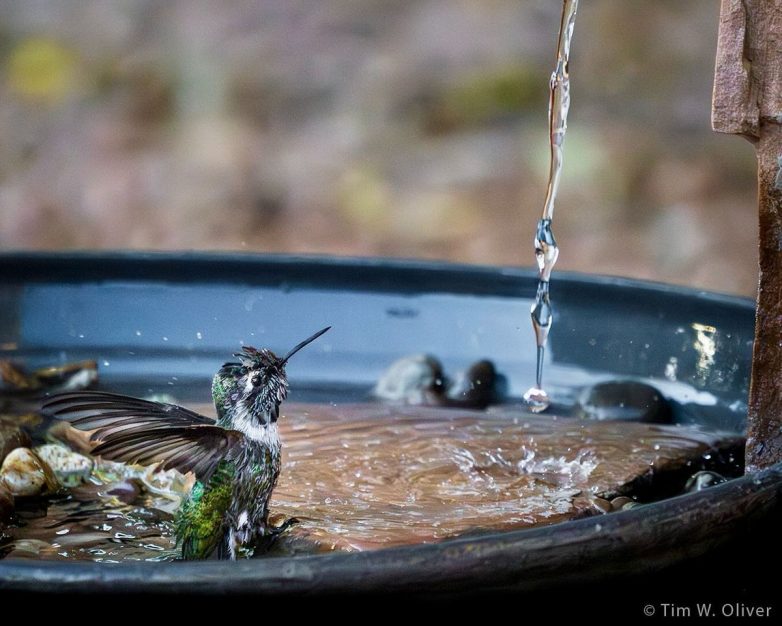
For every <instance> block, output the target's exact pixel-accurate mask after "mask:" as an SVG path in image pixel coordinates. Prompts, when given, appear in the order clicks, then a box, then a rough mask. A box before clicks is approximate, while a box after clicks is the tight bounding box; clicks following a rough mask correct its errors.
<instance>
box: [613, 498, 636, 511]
mask: <svg viewBox="0 0 782 626" xmlns="http://www.w3.org/2000/svg"><path fill="white" fill-rule="evenodd" d="M634 503H635V500H633V499H632V498H628V497H626V496H619V497H618V498H614V499H613V500H611V510H612V511H621V510H623V509H624V508H625V507H626V506H627V505H628V504H634Z"/></svg>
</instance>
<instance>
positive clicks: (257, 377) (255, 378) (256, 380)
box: [252, 374, 261, 387]
mask: <svg viewBox="0 0 782 626" xmlns="http://www.w3.org/2000/svg"><path fill="white" fill-rule="evenodd" d="M252 383H253V386H254V387H258V386H259V385H260V384H261V375H260V374H254V375H253V377H252Z"/></svg>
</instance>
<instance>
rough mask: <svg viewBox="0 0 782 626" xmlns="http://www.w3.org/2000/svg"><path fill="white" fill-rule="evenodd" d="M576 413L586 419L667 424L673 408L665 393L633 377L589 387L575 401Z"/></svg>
mask: <svg viewBox="0 0 782 626" xmlns="http://www.w3.org/2000/svg"><path fill="white" fill-rule="evenodd" d="M576 414H577V415H578V416H579V417H581V418H584V419H591V420H599V421H602V420H617V421H626V422H648V423H654V424H666V423H669V422H670V421H671V409H670V406H669V405H668V402H667V400H666V399H665V398H663V396H662V394H661V393H660V392H659V391H657V389H655V388H654V387H652V386H651V385H647V384H645V383H640V382H637V381H634V380H617V381H607V382H603V383H598V384H596V385H592V386H590V387H586V388H585V389H584V390H583V391H582V392H581V394H580V395H579V399H578V402H577V403H576Z"/></svg>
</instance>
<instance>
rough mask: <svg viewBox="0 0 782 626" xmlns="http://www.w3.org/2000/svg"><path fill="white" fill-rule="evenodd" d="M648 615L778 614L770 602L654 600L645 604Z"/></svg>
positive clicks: (748, 615)
mask: <svg viewBox="0 0 782 626" xmlns="http://www.w3.org/2000/svg"><path fill="white" fill-rule="evenodd" d="M642 610H643V614H644V615H646V616H647V617H652V616H656V617H671V618H679V617H685V618H686V617H704V618H709V617H737V618H742V619H745V618H748V617H749V618H752V617H755V618H759V619H763V618H768V617H771V616H772V615H776V612H775V611H774V607H773V606H771V605H768V604H760V603H758V604H748V603H744V602H724V603H719V602H693V603H691V604H684V603H673V602H652V603H649V604H645V605H644V606H643V609H642Z"/></svg>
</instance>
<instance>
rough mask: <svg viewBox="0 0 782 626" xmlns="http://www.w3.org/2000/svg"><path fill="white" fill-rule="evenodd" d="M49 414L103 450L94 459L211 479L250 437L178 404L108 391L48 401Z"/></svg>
mask: <svg viewBox="0 0 782 626" xmlns="http://www.w3.org/2000/svg"><path fill="white" fill-rule="evenodd" d="M43 411H44V413H46V414H48V415H51V416H53V417H56V418H58V419H62V420H65V421H68V422H70V423H71V424H72V425H73V426H75V427H76V428H79V429H81V430H92V431H94V432H93V433H92V435H91V436H90V440H91V441H92V442H96V443H97V444H98V445H97V446H96V447H95V448H93V449H92V454H94V455H96V456H102V457H104V458H106V459H110V460H113V461H122V462H125V463H139V464H142V465H149V464H152V463H159V464H160V465H159V469H163V470H166V469H171V468H175V469H177V470H179V471H181V472H183V473H187V472H189V471H192V472H194V473H195V474H196V476H197V477H198V478H199V479H207V478H208V477H209V476H210V475H211V474H212V472H213V471H214V469H215V467H216V466H217V464H218V463H219V462H220V461H221V460H223V459H226V458H231V456H232V455H233V452H234V451H235V450H236V449H238V448H239V447H240V446H241V442H242V441H243V439H244V435H243V434H242V433H240V432H239V431H235V430H227V429H224V428H221V427H220V426H217V425H215V423H214V422H213V421H212V420H210V419H208V418H206V417H204V416H203V415H199V414H198V413H195V412H193V411H190V410H188V409H185V408H183V407H180V406H177V405H175V404H164V403H160V402H151V401H148V400H139V399H137V398H131V397H129V396H122V395H118V394H112V393H105V392H89V391H83V392H72V393H64V394H60V395H56V396H52V397H50V398H47V399H46V400H45V401H44V403H43Z"/></svg>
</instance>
